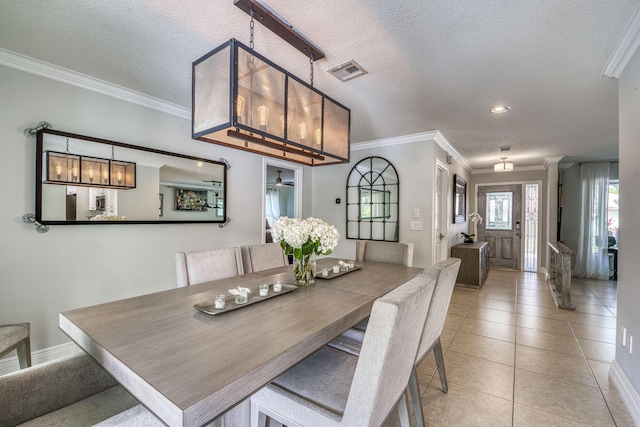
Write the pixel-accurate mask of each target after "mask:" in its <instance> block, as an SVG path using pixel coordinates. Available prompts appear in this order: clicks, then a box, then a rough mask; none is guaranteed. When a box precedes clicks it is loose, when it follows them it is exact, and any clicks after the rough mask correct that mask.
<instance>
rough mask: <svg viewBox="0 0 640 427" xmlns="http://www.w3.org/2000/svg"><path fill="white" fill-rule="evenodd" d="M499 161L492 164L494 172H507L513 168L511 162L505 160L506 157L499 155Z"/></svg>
mask: <svg viewBox="0 0 640 427" xmlns="http://www.w3.org/2000/svg"><path fill="white" fill-rule="evenodd" d="M500 160H502V162H501V163H496V164H495V165H493V170H494V172H508V171H512V170H513V163H510V162H507V161H506V160H507V158H506V157H500Z"/></svg>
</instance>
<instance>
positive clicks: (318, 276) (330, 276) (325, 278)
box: [316, 265, 362, 280]
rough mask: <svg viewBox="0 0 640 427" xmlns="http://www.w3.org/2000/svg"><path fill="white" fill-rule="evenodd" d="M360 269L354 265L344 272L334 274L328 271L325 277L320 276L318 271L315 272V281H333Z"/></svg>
mask: <svg viewBox="0 0 640 427" xmlns="http://www.w3.org/2000/svg"><path fill="white" fill-rule="evenodd" d="M361 268H362V266H361V265H354V266H353V268H350V269H348V270H345V271H339V272H337V273H334V272H333V270H332V269H329V275H328V276H326V277H325V276H323V275H322V270H320V271H317V272H316V279H324V280H330V279H335V278H336V277H339V276H342V275H343V274H348V273H351V272H352V271H356V270H360V269H361Z"/></svg>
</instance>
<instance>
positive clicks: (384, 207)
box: [347, 156, 400, 242]
mask: <svg viewBox="0 0 640 427" xmlns="http://www.w3.org/2000/svg"><path fill="white" fill-rule="evenodd" d="M399 190H400V186H399V180H398V173H397V171H396V168H395V167H393V165H392V164H391V163H390V162H389V161H388V160H386V159H384V158H382V157H377V156H372V157H367V158H365V159H362V160H360V161H359V162H358V163H357V164H356V165H355V166H354V167H353V168H352V169H351V172H350V173H349V177H348V178H347V239H360V240H386V241H389V242H397V241H398V204H399V195H400V191H399Z"/></svg>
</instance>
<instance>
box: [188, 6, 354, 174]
mask: <svg viewBox="0 0 640 427" xmlns="http://www.w3.org/2000/svg"><path fill="white" fill-rule="evenodd" d="M234 4H235V5H236V6H238V7H239V8H240V9H242V10H244V11H245V12H247V13H248V14H249V15H250V16H251V25H250V29H251V38H250V40H251V43H250V46H246V45H244V44H242V43H240V42H239V41H237V40H235V39H231V40H229V41H228V42H226V43H223V44H222V45H221V46H218V47H217V48H216V49H214V50H212V51H211V52H209V53H207V54H206V55H204V56H203V57H202V58H200V59H198V60H197V61H195V62H194V63H193V98H192V107H193V113H192V114H193V116H192V126H193V127H192V131H193V134H192V136H193V138H194V139H199V140H201V141H206V142H210V143H213V144H219V145H224V146H227V147H232V148H238V149H240V150H245V151H250V152H253V153H257V154H262V155H265V156H270V157H276V158H280V159H285V160H290V161H293V162H297V163H302V164H305V165H309V166H317V165H328V164H337V163H348V162H349V145H350V136H349V130H350V120H351V112H350V110H349V109H348V108H346V107H344V106H343V105H341V104H339V103H338V102H336V101H334V100H333V99H331V98H330V97H328V96H327V95H325V94H323V93H322V92H320V91H319V90H317V89H315V88H314V87H313V61H314V60H317V59H320V58H323V57H324V54H323V53H322V51H320V50H319V49H318V48H317V47H316V46H315V45H313V43H311V42H310V41H309V40H307V39H306V38H304V37H303V36H301V35H300V34H299V33H298V32H297V31H296V30H294V29H293V27H292V26H291V25H290V24H288V23H287V22H285V21H283V20H282V19H281V18H280V17H279V16H277V14H275V12H273V11H271V10H270V9H268V8H266V7H265V6H264V4H262V3H258V2H256V1H255V0H235V2H234ZM254 16H255V17H256V18H257V19H258V20H259V21H260V22H261V23H262V24H264V25H265V26H266V27H267V28H269V29H270V30H272V31H273V32H274V33H276V34H277V35H278V36H280V37H282V38H283V39H284V40H286V41H287V42H289V43H290V44H291V45H293V46H294V47H296V48H297V49H298V50H300V51H301V52H303V53H304V54H305V56H306V57H307V58H308V59H309V61H310V64H311V72H310V81H311V84H307V83H305V82H304V81H302V80H301V79H300V78H298V77H296V76H294V75H293V74H291V73H289V72H288V71H286V70H285V69H283V68H282V67H280V66H278V65H276V64H275V63H273V62H271V61H270V60H268V59H267V58H265V57H264V56H262V55H260V54H259V53H257V52H256V51H255V50H253V19H254Z"/></svg>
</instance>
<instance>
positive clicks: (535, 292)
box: [518, 288, 551, 297]
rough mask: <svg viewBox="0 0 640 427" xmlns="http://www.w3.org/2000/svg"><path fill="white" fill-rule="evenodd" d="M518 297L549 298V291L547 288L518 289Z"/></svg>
mask: <svg viewBox="0 0 640 427" xmlns="http://www.w3.org/2000/svg"><path fill="white" fill-rule="evenodd" d="M518 296H524V297H551V291H549V289H548V288H544V289H520V290H519V291H518Z"/></svg>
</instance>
